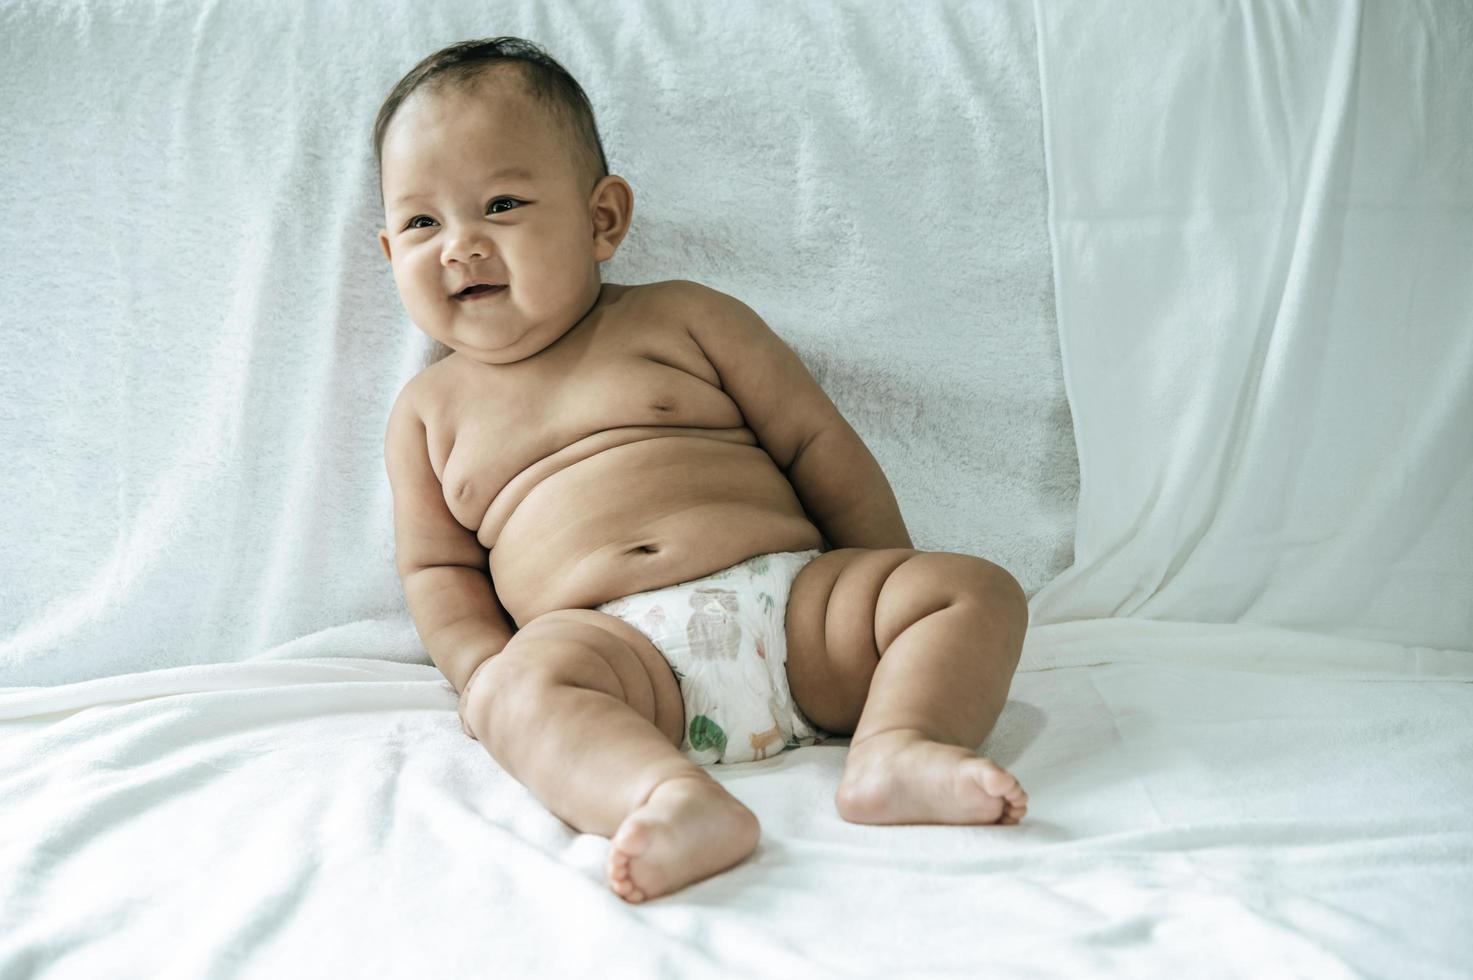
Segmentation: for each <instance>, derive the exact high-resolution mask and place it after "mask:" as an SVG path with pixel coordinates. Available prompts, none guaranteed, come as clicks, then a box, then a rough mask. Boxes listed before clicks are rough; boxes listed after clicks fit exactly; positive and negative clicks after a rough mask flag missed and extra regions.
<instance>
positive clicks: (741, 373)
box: [674, 280, 914, 548]
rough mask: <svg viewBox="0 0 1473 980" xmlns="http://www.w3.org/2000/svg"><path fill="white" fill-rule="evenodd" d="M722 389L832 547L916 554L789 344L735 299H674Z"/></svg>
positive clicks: (680, 292) (702, 292)
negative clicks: (735, 405)
mask: <svg viewBox="0 0 1473 980" xmlns="http://www.w3.org/2000/svg"><path fill="white" fill-rule="evenodd" d="M674 295H675V297H676V300H677V302H679V303H680V304H681V306H680V309H681V311H682V315H683V316H684V317H685V322H686V326H687V329H688V330H689V331H690V335H691V338H692V339H693V340H695V341H696V343H697V344H698V345H699V346H700V348H701V350H702V351H703V352H704V353H705V355H706V359H707V360H709V361H710V362H711V366H712V367H714V368H715V369H716V373H717V375H718V376H719V377H720V380H721V387H722V390H723V391H725V392H726V394H727V395H728V396H729V397H730V398H731V399H732V401H734V402H736V404H737V408H739V409H740V410H741V413H742V417H743V418H744V419H745V420H746V422H747V425H748V426H749V427H750V428H751V429H752V432H753V433H754V434H755V435H756V436H757V440H758V441H759V442H760V443H762V448H763V449H765V450H767V453H768V455H770V456H771V457H772V459H773V462H775V463H776V464H777V466H778V468H779V469H781V470H782V471H783V473H784V475H786V476H787V478H788V482H789V483H791V484H792V485H793V490H794V492H796V493H797V495H798V499H799V501H801V502H802V504H803V509H804V511H806V512H807V514H808V516H809V518H811V519H812V521H813V523H814V524H815V525H816V526H817V527H818V529H819V531H820V532H821V533H822V534H823V538H824V542H825V544H826V547H830V548H913V547H914V545H912V544H911V540H910V532H909V531H907V530H906V527H905V520H904V519H903V518H902V517H901V514H900V505H899V504H898V503H897V502H896V500H895V491H894V490H892V489H891V487H890V481H889V480H887V479H886V478H885V471H884V470H883V469H881V468H880V464H879V462H878V461H877V460H876V459H875V457H874V455H873V454H872V453H871V452H870V451H869V448H868V447H867V446H865V444H864V440H863V439H861V438H860V437H859V434H858V433H857V432H855V431H854V428H853V426H851V425H850V424H849V422H848V420H847V419H845V418H844V416H843V415H842V414H841V413H840V412H839V409H838V408H837V407H836V406H835V405H834V403H833V402H832V401H830V400H829V397H828V395H827V394H825V393H824V390H823V388H822V387H820V386H819V384H818V382H817V381H816V380H814V377H813V375H812V374H810V373H809V371H808V368H807V366H806V365H805V364H804V363H803V361H802V359H801V358H800V357H799V356H798V354H797V352H796V351H794V350H793V349H792V348H791V347H789V346H788V344H787V342H786V341H784V340H783V339H782V338H781V337H779V336H778V335H777V334H776V333H774V332H773V331H772V328H771V327H769V326H768V325H767V324H766V323H764V322H763V320H762V318H761V317H760V316H758V315H757V314H756V312H754V311H753V310H752V308H751V307H749V306H747V305H746V304H745V303H743V302H741V301H740V300H738V299H736V298H734V297H731V296H728V295H726V294H725V293H723V292H720V291H719V290H714V289H711V288H710V287H709V286H703V285H701V284H699V283H693V282H686V281H683V280H682V281H680V282H679V283H678V284H677V286H676V291H675V293H674Z"/></svg>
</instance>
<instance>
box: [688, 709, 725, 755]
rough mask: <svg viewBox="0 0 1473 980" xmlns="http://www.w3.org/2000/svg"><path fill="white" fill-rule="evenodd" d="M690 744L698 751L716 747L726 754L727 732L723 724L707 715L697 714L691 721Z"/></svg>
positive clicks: (718, 750)
mask: <svg viewBox="0 0 1473 980" xmlns="http://www.w3.org/2000/svg"><path fill="white" fill-rule="evenodd" d="M690 745H691V748H693V749H695V750H696V751H697V752H704V751H705V750H706V749H715V750H716V751H717V752H720V753H722V754H723V755H725V754H726V733H725V732H723V731H722V730H721V726H720V725H718V724H716V722H714V721H712V720H711V719H710V718H707V717H706V716H705V715H696V716H695V717H694V718H692V719H691V722H690Z"/></svg>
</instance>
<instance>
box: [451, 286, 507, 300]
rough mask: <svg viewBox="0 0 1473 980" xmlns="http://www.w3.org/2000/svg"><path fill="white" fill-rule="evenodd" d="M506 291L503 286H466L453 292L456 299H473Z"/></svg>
mask: <svg viewBox="0 0 1473 980" xmlns="http://www.w3.org/2000/svg"><path fill="white" fill-rule="evenodd" d="M505 291H506V287H505V286H467V287H466V288H464V289H462V290H461V291H460V292H458V293H456V294H455V298H456V300H473V299H480V298H481V297H485V296H496V295H499V294H500V293H503V292H505Z"/></svg>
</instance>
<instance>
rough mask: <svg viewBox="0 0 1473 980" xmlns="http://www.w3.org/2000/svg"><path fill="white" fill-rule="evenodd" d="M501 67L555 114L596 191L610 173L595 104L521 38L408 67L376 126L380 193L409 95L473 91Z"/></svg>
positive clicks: (468, 46) (474, 44)
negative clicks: (394, 126)
mask: <svg viewBox="0 0 1473 980" xmlns="http://www.w3.org/2000/svg"><path fill="white" fill-rule="evenodd" d="M499 65H509V66H512V67H513V69H514V70H518V69H519V74H520V75H521V78H522V82H523V84H524V85H525V86H526V91H527V93H528V94H529V95H531V96H532V97H533V98H534V99H535V100H536V101H537V102H539V103H540V104H541V105H542V106H543V107H544V108H546V109H547V110H548V111H549V112H550V113H551V115H552V117H553V119H554V120H555V121H556V122H557V123H558V124H559V125H560V126H561V128H562V130H563V132H564V134H565V135H566V142H567V144H568V147H569V150H570V152H572V153H573V154H574V157H575V163H576V166H577V170H578V172H579V173H580V174H581V175H582V177H583V179H584V182H585V184H586V187H585V190H589V191H591V190H592V189H593V185H594V184H596V183H598V182H599V181H600V180H601V179H603V178H604V177H607V176H608V175H609V161H608V158H607V157H605V156H604V145H603V141H602V140H601V139H599V136H598V124H597V123H596V122H595V121H594V118H593V106H592V104H591V103H589V101H588V96H587V95H585V94H584V92H583V88H582V86H580V85H579V84H578V82H577V81H575V80H574V78H573V76H572V75H570V74H568V71H567V69H565V68H564V67H563V66H562V65H560V64H558V63H557V60H556V59H554V58H553V57H552V55H550V54H548V53H547V52H546V51H544V50H542V48H540V47H538V46H537V45H536V44H533V43H532V42H531V41H527V40H524V39H522V38H519V37H488V38H482V39H480V40H475V41H460V42H458V43H456V44H452V45H450V46H449V47H445V48H441V49H440V50H439V51H436V52H435V53H434V54H432V55H430V56H428V57H427V58H425V59H424V60H423V61H421V62H420V63H419V64H417V65H415V66H414V67H413V68H411V69H409V72H408V74H406V75H405V76H404V77H403V78H401V79H399V84H397V85H395V86H394V90H393V91H392V92H390V93H389V97H388V98H387V99H385V100H384V104H383V105H382V106H380V107H379V111H378V118H377V119H376V120H375V121H374V124H373V161H374V165H375V166H376V167H377V169H378V176H379V193H380V197H382V194H383V165H384V162H383V152H384V134H385V133H386V132H387V131H388V128H389V123H390V122H392V121H393V119H394V114H395V113H397V112H398V111H399V107H400V106H402V105H403V104H404V101H405V100H406V99H408V98H409V96H410V95H412V94H414V92H416V91H418V90H419V89H421V88H424V89H425V90H426V91H427V92H436V91H439V90H441V89H443V88H445V87H446V86H452V85H453V86H456V87H458V88H470V87H471V86H472V85H473V84H474V83H475V82H476V81H477V80H479V79H480V78H481V76H483V75H485V74H488V73H489V72H491V71H492V70H494V69H495V68H496V67H497V66H499Z"/></svg>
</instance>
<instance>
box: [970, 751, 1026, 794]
mask: <svg viewBox="0 0 1473 980" xmlns="http://www.w3.org/2000/svg"><path fill="white" fill-rule="evenodd" d="M980 761H981V762H982V764H983V765H982V788H983V789H985V790H987V792H988V793H990V794H991V795H993V796H995V797H997V798H998V799H1001V800H1007V801H1008V802H1009V803H1013V802H1016V801H1017V800H1018V798H1019V797H1020V796H1022V798H1024V799H1027V794H1025V793H1023V787H1022V786H1019V785H1018V780H1017V777H1015V776H1014V775H1013V774H1012V773H1010V772H1008V771H1007V770H1006V769H1003V768H1002V767H1000V766H999V765H998V764H997V763H995V762H993V761H992V760H991V759H982V760H980Z"/></svg>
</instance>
